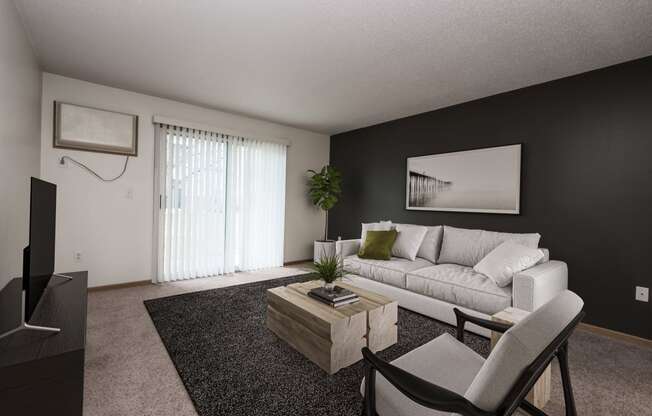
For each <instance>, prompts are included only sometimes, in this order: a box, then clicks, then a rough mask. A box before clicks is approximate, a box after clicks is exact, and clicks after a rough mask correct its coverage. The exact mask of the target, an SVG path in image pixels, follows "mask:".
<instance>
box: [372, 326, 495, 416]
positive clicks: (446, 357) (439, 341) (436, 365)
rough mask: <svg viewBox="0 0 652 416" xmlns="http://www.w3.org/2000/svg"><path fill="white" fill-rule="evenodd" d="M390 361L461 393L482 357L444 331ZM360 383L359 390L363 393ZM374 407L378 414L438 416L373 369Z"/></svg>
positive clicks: (476, 372)
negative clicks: (408, 396)
mask: <svg viewBox="0 0 652 416" xmlns="http://www.w3.org/2000/svg"><path fill="white" fill-rule="evenodd" d="M392 364H393V365H395V366H397V367H399V368H401V369H403V370H405V371H407V372H408V373H411V374H414V375H415V376H417V377H420V378H422V379H424V380H426V381H429V382H431V383H433V384H436V385H437V386H440V387H444V388H446V389H448V390H450V391H453V392H455V393H458V394H460V395H463V394H464V393H465V392H466V390H467V389H468V387H469V386H470V385H471V383H472V382H473V379H474V378H475V376H476V374H478V372H479V371H480V368H481V367H482V365H483V364H484V358H482V357H481V356H480V355H478V354H477V353H476V352H475V351H473V350H472V349H470V348H469V347H467V346H466V345H464V344H463V343H461V342H459V341H457V340H456V339H455V338H454V337H452V336H451V335H450V334H448V333H445V334H443V335H440V336H439V337H437V338H435V339H434V340H432V341H430V342H428V343H426V344H424V345H422V346H420V347H418V348H416V349H414V350H412V351H410V352H408V353H407V354H405V355H403V356H401V357H399V358H397V359H396V360H394V361H392ZM364 383H365V380H364V379H363V380H362V386H361V388H360V392H361V393H362V395H363V396H364ZM376 411H377V412H378V415H379V416H440V415H449V414H450V413H447V412H439V411H437V410H432V409H428V408H427V407H424V406H421V405H420V404H417V403H415V402H413V401H412V400H410V399H408V398H407V397H406V396H405V395H404V394H403V393H401V392H399V391H398V390H397V389H396V388H395V387H394V386H393V385H391V384H390V383H389V382H388V381H387V380H386V379H385V378H384V377H383V376H382V375H381V374H380V373H376Z"/></svg>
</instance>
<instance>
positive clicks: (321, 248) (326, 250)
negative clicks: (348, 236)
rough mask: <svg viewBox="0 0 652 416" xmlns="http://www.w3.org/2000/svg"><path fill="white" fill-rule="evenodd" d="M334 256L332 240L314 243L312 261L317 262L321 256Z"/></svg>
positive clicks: (333, 242)
mask: <svg viewBox="0 0 652 416" xmlns="http://www.w3.org/2000/svg"><path fill="white" fill-rule="evenodd" d="M334 255H335V241H334V240H328V241H323V240H317V241H315V251H314V255H313V261H315V262H317V261H319V259H321V258H322V256H334Z"/></svg>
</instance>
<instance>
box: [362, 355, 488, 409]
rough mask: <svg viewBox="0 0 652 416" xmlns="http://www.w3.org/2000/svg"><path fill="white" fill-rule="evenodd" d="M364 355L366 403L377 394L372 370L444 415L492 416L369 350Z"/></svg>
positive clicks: (409, 396) (403, 391)
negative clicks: (366, 367) (448, 413)
mask: <svg viewBox="0 0 652 416" xmlns="http://www.w3.org/2000/svg"><path fill="white" fill-rule="evenodd" d="M362 355H363V357H364V359H365V363H366V364H367V365H368V366H369V367H368V370H367V372H366V374H367V379H365V391H366V394H365V400H367V399H368V398H369V397H371V398H374V399H375V391H374V390H375V384H376V382H375V376H373V370H377V371H378V372H379V373H380V374H382V376H383V377H385V379H386V380H387V381H388V382H390V383H391V384H392V385H393V386H394V387H396V389H398V390H399V391H400V392H401V393H403V394H404V395H405V396H406V397H408V398H409V399H410V400H412V401H414V402H416V403H418V404H420V405H421V406H425V407H427V408H429V409H435V410H439V411H442V412H453V413H459V414H461V415H465V416H488V415H490V414H491V413H489V412H486V411H484V410H482V409H480V408H478V407H476V406H475V405H474V404H473V403H471V402H470V401H468V400H467V399H466V398H465V397H463V396H461V395H459V394H457V393H455V392H452V391H450V390H447V389H445V388H443V387H440V386H437V385H435V384H432V383H430V382H428V381H426V380H424V379H422V378H419V377H417V376H415V375H413V374H410V373H408V372H407V371H405V370H403V369H401V368H398V367H396V366H394V365H392V364H389V363H387V362H385V361H383V360H381V359H380V358H378V357H376V356H375V355H374V353H372V352H371V350H369V348H366V347H365V348H363V349H362ZM370 369H371V370H370ZM369 404H370V405H371V406H375V400H374V403H369ZM366 410H367V411H368V412H369V410H370V409H369V408H367V409H366ZM374 410H375V409H374Z"/></svg>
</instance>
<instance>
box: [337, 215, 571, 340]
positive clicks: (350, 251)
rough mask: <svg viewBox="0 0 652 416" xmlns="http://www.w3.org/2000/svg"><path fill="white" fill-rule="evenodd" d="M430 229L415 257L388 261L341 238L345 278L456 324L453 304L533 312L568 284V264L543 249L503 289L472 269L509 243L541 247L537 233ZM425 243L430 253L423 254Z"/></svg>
mask: <svg viewBox="0 0 652 416" xmlns="http://www.w3.org/2000/svg"><path fill="white" fill-rule="evenodd" d="M396 225H397V226H399V227H401V224H396ZM403 227H411V226H410V225H407V224H406V225H403ZM428 229H429V232H428V234H427V236H426V238H425V239H424V241H423V243H422V244H423V245H422V246H421V248H420V250H419V253H418V257H415V259H414V260H410V259H406V258H400V257H394V256H393V257H392V258H391V259H390V260H369V259H362V258H359V257H358V255H357V253H358V251H359V249H360V244H361V240H360V239H355V240H340V241H338V242H337V243H336V252H337V254H338V255H339V256H341V258H342V261H343V267H344V271H345V273H346V275H345V279H347V280H349V281H350V282H351V283H352V284H354V285H357V286H359V287H362V288H366V289H369V290H372V291H375V292H377V293H380V294H384V295H386V296H389V297H390V298H393V299H396V300H397V301H398V302H399V305H400V306H402V307H404V308H406V309H409V310H412V311H415V312H418V313H421V314H423V315H426V316H429V317H432V318H435V319H438V320H440V321H444V322H447V323H449V324H454V323H455V315H454V313H453V308H454V307H458V308H460V309H461V310H463V311H465V312H467V313H471V314H474V315H477V316H480V317H483V318H489V317H490V315H492V314H494V313H496V312H499V311H501V310H503V309H505V308H506V307H509V306H514V307H517V308H520V309H524V310H527V311H532V310H534V309H536V308H538V307H539V306H541V305H543V304H544V303H546V302H548V301H549V300H551V299H552V298H553V297H554V296H555V295H557V294H558V293H561V292H562V291H564V290H565V289H566V288H567V286H568V268H567V265H566V263H564V262H563V261H558V260H550V254H549V252H548V250H546V249H541V251H542V252H543V258H542V259H541V260H539V262H538V263H537V264H535V265H534V266H532V267H530V268H528V269H526V270H523V271H520V272H518V273H515V274H514V275H513V280H512V282H511V284H509V285H508V286H505V287H499V286H498V285H497V284H496V283H494V282H493V281H492V280H491V279H489V278H487V277H486V276H485V275H483V274H481V273H478V272H476V271H475V270H474V269H473V266H474V265H475V264H476V263H477V262H479V260H480V259H482V258H483V257H484V256H485V255H486V254H487V253H489V252H491V251H492V250H493V249H494V248H496V247H497V246H499V245H500V244H502V243H503V242H505V241H508V240H510V241H511V240H513V241H516V242H520V241H523V242H527V244H529V245H531V246H532V245H536V246H535V247H538V241H539V238H540V236H539V235H538V234H511V233H497V232H491V231H482V230H465V229H460V228H454V227H448V226H436V227H428ZM428 240H429V241H428ZM424 247H427V248H428V249H429V250H430V251H429V252H425V251H424V250H423V248H424ZM424 257H427V258H424ZM433 260H434V261H433ZM454 261H455V262H457V264H456V263H454ZM459 263H462V264H459ZM468 329H469V330H471V331H473V332H475V333H478V334H480V335H484V336H489V332H488V331H487V330H486V329H484V328H480V327H477V326H473V325H469V326H468Z"/></svg>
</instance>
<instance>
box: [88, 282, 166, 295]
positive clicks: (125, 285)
mask: <svg viewBox="0 0 652 416" xmlns="http://www.w3.org/2000/svg"><path fill="white" fill-rule="evenodd" d="M151 284H153V283H152V281H151V280H138V281H136V282H127V283H117V284H114V285H103V286H93V287H89V288H88V291H89V292H101V291H103V290H112V289H125V288H128V287H135V286H145V285H151Z"/></svg>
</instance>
